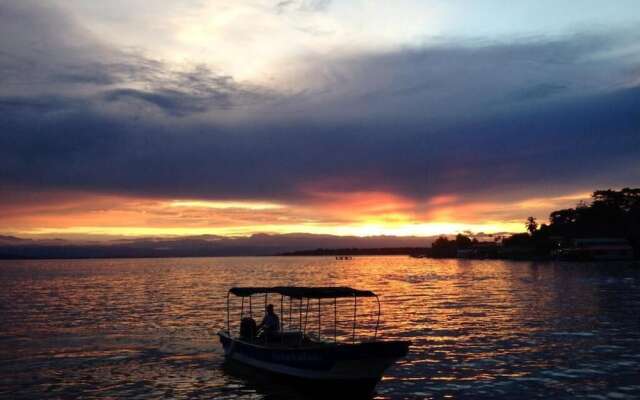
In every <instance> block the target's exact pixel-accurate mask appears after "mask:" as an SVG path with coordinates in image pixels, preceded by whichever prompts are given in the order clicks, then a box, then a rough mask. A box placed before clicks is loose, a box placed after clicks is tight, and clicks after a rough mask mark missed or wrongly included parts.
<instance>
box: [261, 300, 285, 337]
mask: <svg viewBox="0 0 640 400" xmlns="http://www.w3.org/2000/svg"><path fill="white" fill-rule="evenodd" d="M258 330H259V331H260V332H261V336H262V335H264V336H267V337H269V336H272V335H273V334H274V333H277V332H278V331H279V330H280V318H278V314H276V313H275V312H274V311H273V304H269V305H268V306H267V312H266V313H265V314H264V318H262V322H260V325H258Z"/></svg>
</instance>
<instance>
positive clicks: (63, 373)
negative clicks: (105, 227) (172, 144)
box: [0, 257, 640, 399]
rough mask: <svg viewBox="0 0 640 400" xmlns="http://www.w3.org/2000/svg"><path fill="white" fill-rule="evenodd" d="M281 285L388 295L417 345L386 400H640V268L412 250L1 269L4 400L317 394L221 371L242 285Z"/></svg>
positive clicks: (397, 328) (393, 331) (385, 384)
mask: <svg viewBox="0 0 640 400" xmlns="http://www.w3.org/2000/svg"><path fill="white" fill-rule="evenodd" d="M282 284H287V285H289V284H298V285H349V286H355V287H358V288H368V289H372V290H374V291H376V292H377V293H379V294H380V295H381V300H382V302H383V319H382V324H383V327H384V330H383V332H384V336H385V337H388V338H402V339H410V340H412V341H413V346H412V347H411V350H410V354H409V356H408V357H407V358H406V359H404V360H402V361H401V362H399V363H398V364H397V365H395V366H394V367H393V368H391V369H390V370H389V371H388V374H387V376H385V378H384V380H383V381H382V382H381V383H380V384H379V385H378V388H377V394H376V395H375V397H376V398H379V399H423V398H493V399H506V398H509V399H512V398H534V397H539V398H567V399H569V398H571V399H576V398H588V399H630V398H640V267H639V266H638V265H630V264H624V263H623V264H619V263H613V264H599V265H597V264H571V263H532V262H505V261H463V260H424V259H411V258H407V257H356V258H354V259H353V260H349V261H336V260H334V259H333V258H320V257H318V258H206V259H203V258H197V259H196V258H193V259H164V260H156V259H148V260H76V261H61V260H51V261H1V262H0V398H16V399H19V398H25V399H26V398H29V399H46V398H61V399H67V398H85V399H91V398H139V399H152V398H167V399H169V398H170V399H185V398H197V399H279V398H285V399H286V398H291V399H295V398H303V395H302V394H299V393H297V392H296V391H295V390H294V389H291V388H289V387H287V386H286V385H283V384H282V383H271V382H269V381H268V380H267V379H264V378H261V377H260V376H254V375H255V374H254V373H252V372H248V371H243V372H240V373H238V372H237V371H231V372H230V371H227V370H225V369H224V368H222V364H223V363H222V352H221V349H220V347H219V345H218V343H217V337H216V336H215V332H216V331H217V330H218V329H219V328H221V327H223V326H224V321H225V312H224V309H225V302H226V290H227V289H228V288H229V287H230V286H233V285H282ZM262 301H263V300H260V299H256V301H254V302H253V306H254V307H255V308H260V305H261V304H262ZM273 302H274V303H275V304H276V311H279V306H280V304H279V299H273ZM287 307H288V305H287V304H285V309H287ZM322 307H323V310H324V311H325V313H324V314H327V315H328V316H329V315H330V316H332V314H333V309H332V308H330V307H329V305H328V304H323V305H322ZM351 307H352V306H351V305H350V304H342V303H340V304H339V306H338V308H339V311H340V312H344V314H345V318H343V319H340V320H339V322H338V328H339V331H340V332H341V333H345V332H348V331H349V329H351V325H350V321H349V319H348V318H349V317H348V316H349V314H350V312H351V311H350V310H351ZM370 311H372V307H371V305H370V304H367V303H366V301H364V300H363V301H362V304H361V306H360V308H359V314H360V318H361V319H362V323H361V326H360V329H358V332H357V334H358V335H360V336H365V334H366V333H367V329H366V328H367V327H368V326H371V324H372V318H371V312H370ZM237 314H238V311H237V310H236V309H234V315H233V316H232V317H235V316H237ZM285 314H286V313H285ZM294 314H295V309H294ZM282 318H283V319H284V320H285V322H286V321H287V318H288V317H287V315H284V316H282ZM315 318H316V317H313V318H311V320H312V321H316V319H315ZM325 322H326V323H328V324H329V325H330V326H332V325H331V324H332V323H333V318H332V317H331V318H329V317H327V318H326V320H325ZM309 324H310V329H315V328H313V326H315V325H312V322H309ZM331 329H332V328H331ZM331 332H332V330H331ZM322 333H323V334H325V333H326V332H322Z"/></svg>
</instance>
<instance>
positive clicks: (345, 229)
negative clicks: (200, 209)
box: [18, 222, 523, 237]
mask: <svg viewBox="0 0 640 400" xmlns="http://www.w3.org/2000/svg"><path fill="white" fill-rule="evenodd" d="M522 226H523V224H522V223H521V222H511V223H493V224H491V223H489V224H458V223H423V224H411V225H399V226H385V225H376V224H371V225H368V224H365V225H343V226H334V225H325V224H304V223H303V224H296V225H254V226H245V227H224V228H216V227H184V228H181V227H138V226H110V227H104V226H71V227H66V228H36V229H31V230H25V231H21V232H18V233H19V234H20V235H22V236H27V237H31V236H47V237H49V236H52V235H62V236H76V237H81V236H83V235H87V236H123V237H142V236H196V235H220V236H249V235H251V234H254V233H270V234H287V233H310V234H324V235H336V236H360V237H365V236H436V235H454V234H457V233H460V232H474V233H478V232H485V233H496V232H518V231H522V230H523V228H522Z"/></svg>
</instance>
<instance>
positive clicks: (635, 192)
mask: <svg viewBox="0 0 640 400" xmlns="http://www.w3.org/2000/svg"><path fill="white" fill-rule="evenodd" d="M525 226H526V228H527V231H528V233H518V234H514V235H511V236H510V237H506V238H503V239H502V246H501V248H500V250H499V252H498V251H497V253H498V254H497V256H500V257H501V258H502V257H504V258H523V257H540V258H544V257H548V256H549V255H550V254H551V251H552V250H553V249H554V248H557V247H558V244H560V245H561V246H570V245H571V243H572V241H573V240H574V239H581V238H621V239H626V240H627V241H629V244H630V245H631V246H632V247H633V248H634V252H635V254H636V257H637V256H639V255H640V189H631V188H624V189H622V190H619V191H617V190H611V189H608V190H596V191H595V192H593V194H592V196H591V202H589V203H586V202H580V203H578V205H577V206H576V207H575V208H567V209H563V210H557V211H553V212H552V213H551V214H550V215H549V223H548V224H547V223H543V224H541V225H538V222H537V220H536V218H534V217H529V218H527V221H526V222H525ZM476 243H477V242H476ZM474 244H475V243H474V242H473V240H471V239H470V238H468V237H466V236H464V235H458V236H457V237H456V238H455V239H453V240H451V239H448V238H446V237H440V238H438V239H437V240H436V241H435V242H434V243H433V245H432V247H431V249H430V251H429V252H428V253H429V255H432V256H434V257H453V256H455V254H456V253H457V252H458V250H464V249H467V248H469V247H472V246H474Z"/></svg>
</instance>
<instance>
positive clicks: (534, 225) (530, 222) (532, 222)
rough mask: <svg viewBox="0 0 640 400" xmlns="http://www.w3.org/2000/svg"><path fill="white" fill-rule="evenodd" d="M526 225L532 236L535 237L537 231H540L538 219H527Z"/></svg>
mask: <svg viewBox="0 0 640 400" xmlns="http://www.w3.org/2000/svg"><path fill="white" fill-rule="evenodd" d="M524 225H525V226H526V227H527V231H529V233H530V234H531V236H533V234H534V233H535V232H536V229H538V222H536V219H535V218H534V217H529V218H527V222H525V223H524Z"/></svg>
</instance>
